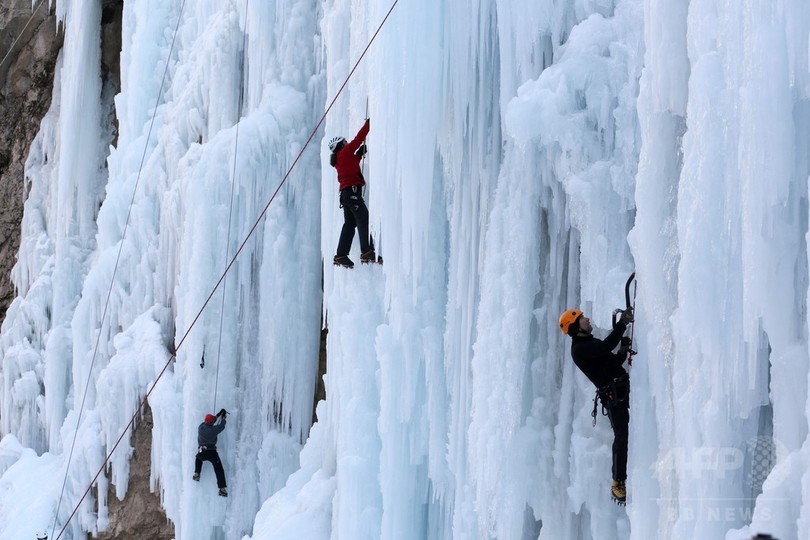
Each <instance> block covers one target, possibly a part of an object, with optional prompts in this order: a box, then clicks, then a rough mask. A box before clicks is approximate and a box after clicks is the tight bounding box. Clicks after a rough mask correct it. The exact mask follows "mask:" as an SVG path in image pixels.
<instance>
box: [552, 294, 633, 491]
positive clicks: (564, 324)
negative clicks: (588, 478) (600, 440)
mask: <svg viewBox="0 0 810 540" xmlns="http://www.w3.org/2000/svg"><path fill="white" fill-rule="evenodd" d="M632 321H633V309H632V308H627V309H626V310H624V311H623V312H622V315H621V317H620V318H619V320H618V321H617V322H616V325H615V327H614V328H613V331H612V332H611V333H610V334H609V335H608V336H607V337H606V338H605V339H604V340H601V339H597V338H595V337H593V333H592V332H593V327H592V326H591V321H590V319H588V317H585V315H584V314H583V312H582V311H580V310H578V309H569V310H566V311H565V312H563V314H562V315H560V330H562V332H563V333H564V334H567V335H569V336H571V357H572V358H573V359H574V363H575V364H576V365H577V367H578V368H579V369H580V371H582V373H584V374H585V376H586V377H588V379H589V380H590V381H591V382H592V383H593V384H594V386H596V390H597V395H598V396H599V401H600V402H601V403H602V408H603V411H605V412H606V413H607V416H608V418H609V419H610V426H611V427H612V428H613V467H612V473H613V483H612V484H611V487H610V491H611V495H612V496H613V499H614V500H615V501H616V502H617V503H619V504H622V505H623V504H625V502H626V500H627V488H626V487H625V481H626V480H627V436H628V425H629V423H630V379H629V377H628V375H627V371H625V370H624V368H623V367H622V364H623V363H624V361H625V360H626V359H627V353H628V352H629V351H630V346H631V343H630V339H629V338H623V337H622V336H623V335H624V331H625V330H626V329H627V325H628V324H630V323H631V322H632ZM617 346H618V347H619V350H618V352H617V353H614V352H613V350H614V349H615V348H616V347H617ZM595 414H596V402H595V401H594V419H595V418H596V416H595Z"/></svg>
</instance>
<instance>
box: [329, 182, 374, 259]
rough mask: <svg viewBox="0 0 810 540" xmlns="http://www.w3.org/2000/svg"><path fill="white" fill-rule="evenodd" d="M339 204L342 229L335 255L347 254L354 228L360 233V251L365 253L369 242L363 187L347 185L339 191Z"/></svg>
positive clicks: (352, 238) (369, 245)
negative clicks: (341, 209)
mask: <svg viewBox="0 0 810 540" xmlns="http://www.w3.org/2000/svg"><path fill="white" fill-rule="evenodd" d="M340 205H341V206H342V207H343V229H341V231H340V240H338V247H337V255H338V256H343V255H348V254H349V250H350V249H351V247H352V240H354V229H357V232H358V234H359V235H360V252H361V253H366V252H367V251H368V250H369V248H370V247H371V244H370V243H369V239H368V208H366V203H365V201H364V200H363V188H362V187H360V186H351V187H347V188H346V189H343V190H341V191H340Z"/></svg>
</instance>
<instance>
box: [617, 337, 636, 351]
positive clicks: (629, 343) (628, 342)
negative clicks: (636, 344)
mask: <svg viewBox="0 0 810 540" xmlns="http://www.w3.org/2000/svg"><path fill="white" fill-rule="evenodd" d="M632 347H633V340H632V339H630V338H629V337H627V336H625V337H623V338H622V340H621V345H619V354H627V353H629V352H630V351H631V348H632Z"/></svg>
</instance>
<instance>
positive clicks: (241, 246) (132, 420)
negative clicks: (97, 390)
mask: <svg viewBox="0 0 810 540" xmlns="http://www.w3.org/2000/svg"><path fill="white" fill-rule="evenodd" d="M398 2H399V0H394V2H393V4H391V7H390V8H389V9H388V12H387V13H386V14H385V17H384V18H383V20H382V22H381V23H380V25H379V26H378V27H377V30H376V31H375V32H374V34H373V35H372V36H371V39H370V40H369V42H368V44H366V47H365V49H363V52H362V53H361V54H360V57H359V58H358V59H357V61H356V62H355V64H354V66H353V67H352V69H351V71H350V72H349V74H348V75H347V76H346V79H345V80H344V81H343V84H342V85H341V86H340V88H339V89H338V91H337V93H336V94H335V96H334V98H332V101H331V102H330V103H329V106H328V107H327V108H326V111H325V112H324V113H323V115H322V116H321V118H320V120H318V123H317V124H316V125H315V127H314V128H313V130H312V132H311V133H310V135H309V137H308V138H307V140H306V142H305V143H304V145H303V146H302V147H301V150H300V151H299V152H298V155H297V156H296V157H295V159H294V160H293V162H292V164H291V165H290V166H289V168H288V169H287V172H286V173H285V174H284V176H283V177H282V179H281V182H279V184H278V186H277V187H276V189H275V191H273V194H272V195H271V196H270V199H269V200H268V201H267V204H265V206H264V208H263V209H262V211H261V212H260V213H259V215H258V217H257V218H256V220H255V221H254V223H253V225H252V226H251V228H250V229H249V230H248V233H247V235H246V236H245V238H244V240H242V243H241V244H239V247H238V248H237V250H236V252H235V253H234V255H233V257H231V259H230V261H229V262H228V265H227V266H226V267H225V270H224V271H223V272H222V275H221V276H220V277H219V279H218V280H217V282H216V283H215V284H214V287H213V288H212V289H211V292H210V293H209V294H208V296H207V297H206V299H205V301H204V302H203V304H202V306H201V307H200V309H199V310H198V311H197V314H196V315H195V316H194V319H192V321H191V324H190V325H189V327H188V329H187V330H186V332H185V334H183V336H182V338H181V339H180V341H179V342H178V344H177V347H175V350H174V353H172V354H171V356H170V357H169V359H168V360H167V361H166V364H165V365H164V366H163V369H161V370H160V373H158V376H157V377H156V378H155V380H154V382H153V383H152V385H151V386H150V387H149V390H147V392H146V394H145V395H144V397H143V399H142V400H141V402H140V403H139V404H138V407H137V408H136V409H135V413H134V414H133V415H132V417H131V418H130V420H129V422H128V423H127V425H126V426H125V427H124V430H123V431H122V432H121V435H120V436H119V437H118V440H116V441H115V444H114V445H113V447H112V449H111V450H110V451H109V452H108V453H107V456H106V457H105V458H104V461H103V462H102V463H101V467H99V469H98V471H97V472H96V474H95V476H93V479H92V480H91V481H90V484H89V485H88V486H87V489H85V491H84V493H83V494H82V496H81V498H80V499H79V501H78V502H77V503H76V507H75V508H74V509H73V512H71V514H70V516H69V517H68V519H67V521H66V522H65V524H64V526H63V527H62V530H61V531H60V532H59V535H58V536H57V537H56V540H59V539H60V538H61V537H62V534H63V533H64V532H65V530H66V529H67V526H68V525H69V524H70V521H71V520H72V519H73V516H75V515H76V512H77V511H78V509H79V506H81V504H82V502H83V501H84V499H85V498H86V497H87V494H88V493H90V490H91V489H92V488H93V485H94V484H95V483H96V481H97V480H98V477H99V476H100V475H101V473H102V472H103V471H104V467H106V466H107V463H108V462H109V460H110V458H111V457H112V455H113V453H114V452H115V450H116V449H117V448H118V445H119V444H121V441H122V440H123V439H124V436H125V435H126V434H127V432H128V431H129V430H130V428H132V426H134V424H135V419H136V418H137V417H138V416H139V415H140V412H141V409H142V408H143V406H144V405H146V402H147V400H148V399H149V396H150V395H151V394H152V391H153V390H154V389H155V387H156V386H157V383H158V382H159V381H160V379H161V377H163V374H164V373H165V372H166V370H167V369H168V368H169V366H170V365H171V363H172V362H173V361H174V359H175V358H177V352H178V351H179V350H180V348H181V347H182V346H183V343H185V341H186V339H187V338H188V336H189V334H190V333H191V330H192V329H193V328H194V325H196V324H197V321H198V320H199V319H200V317H201V316H202V314H203V312H204V311H205V308H206V307H207V306H208V304H209V302H211V299H212V298H213V297H214V294H216V291H217V289H218V288H219V286H220V285H222V283H223V282H224V281H225V276H227V274H228V272H230V270H231V268H232V267H233V265H234V264H235V263H236V259H237V258H238V257H239V255H240V254H241V253H242V250H243V249H244V248H245V246H246V245H247V243H248V241H249V240H250V238H251V237H252V236H253V233H254V232H256V229H257V228H258V227H259V224H260V223H261V221H262V219H264V216H265V215H266V214H267V210H268V209H269V208H270V205H271V204H272V202H273V200H274V199H275V198H276V195H278V193H279V191H281V188H282V187H283V186H284V183H285V182H286V181H287V179H288V178H289V177H290V174H291V173H292V170H293V169H294V168H295V166H296V165H297V164H298V161H299V160H300V159H301V156H303V154H304V151H305V150H306V149H307V147H308V146H309V143H310V142H312V139H313V138H314V137H315V135H316V133H317V132H318V130H319V129H320V127H321V125H323V123H324V121H325V120H326V117H327V115H328V114H329V112H330V111H331V110H332V107H333V106H334V105H335V102H336V101H337V99H338V97H340V94H341V93H342V92H343V90H344V89H345V88H346V85H347V84H348V83H349V80H351V78H352V76H353V75H354V72H355V71H356V70H357V67H358V66H359V65H360V62H362V61H363V58H364V57H365V55H366V53H367V52H368V50H369V48H370V47H371V44H372V43H374V40H375V39H376V38H377V35H378V34H379V33H380V30H382V27H383V26H384V25H385V23H386V21H388V17H389V16H390V15H391V13H392V12H393V11H394V8H395V7H396V5H397V3H398ZM183 4H184V5H185V0H183ZM181 14H182V6H181ZM179 24H180V21H179V19H178V26H179ZM176 34H177V30H176V29H175V35H176ZM172 46H174V38H172ZM170 54H171V51H170ZM167 64H168V63H167ZM164 77H165V73H164ZM161 87H162V85H161ZM152 121H153V123H154V117H153V120H152ZM150 131H151V126H150ZM145 153H146V150H144V154H145ZM139 174H140V173H139ZM136 187H137V186H136ZM133 198H134V195H133ZM119 255H120V251H119ZM77 426H78V424H77ZM77 429H78V427H77ZM74 443H75V436H74ZM63 490H64V486H63ZM57 515H58V508H57Z"/></svg>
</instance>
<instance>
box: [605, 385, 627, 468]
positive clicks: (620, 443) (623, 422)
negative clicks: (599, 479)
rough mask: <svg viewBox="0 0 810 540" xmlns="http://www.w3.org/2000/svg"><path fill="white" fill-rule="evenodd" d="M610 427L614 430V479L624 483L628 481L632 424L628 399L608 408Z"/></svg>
mask: <svg viewBox="0 0 810 540" xmlns="http://www.w3.org/2000/svg"><path fill="white" fill-rule="evenodd" d="M607 411H608V418H610V427H612V428H613V479H614V480H619V481H620V482H624V481H625V480H626V479H627V431H628V425H629V424H630V402H629V400H628V399H625V400H623V401H621V402H620V403H616V404H615V405H613V406H612V407H608V409H607Z"/></svg>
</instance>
